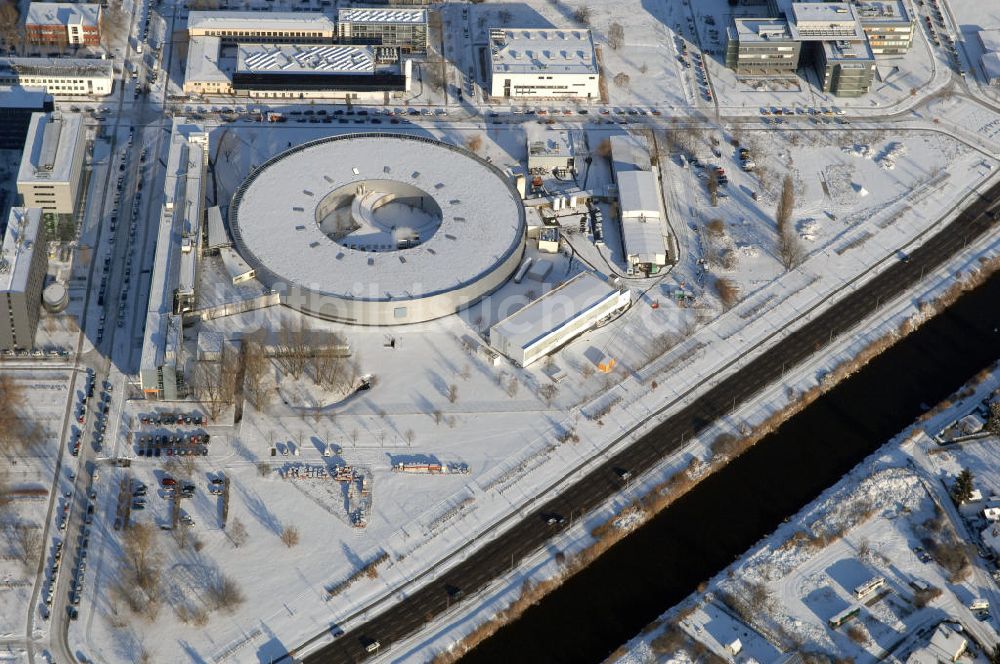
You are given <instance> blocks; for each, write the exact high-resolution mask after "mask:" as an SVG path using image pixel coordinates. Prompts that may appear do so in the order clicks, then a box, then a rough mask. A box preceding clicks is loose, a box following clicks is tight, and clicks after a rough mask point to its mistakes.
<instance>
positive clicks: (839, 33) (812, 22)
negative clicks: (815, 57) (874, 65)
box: [786, 2, 865, 41]
mask: <svg viewBox="0 0 1000 664" xmlns="http://www.w3.org/2000/svg"><path fill="white" fill-rule="evenodd" d="M786 16H788V19H789V22H788V27H789V29H790V30H791V32H792V36H793V37H794V38H796V39H799V40H801V41H820V40H822V41H825V40H829V39H849V40H853V41H858V40H863V39H864V38H865V33H864V30H863V29H862V28H861V23H860V22H859V21H858V15H857V14H856V13H855V11H854V7H853V5H851V4H849V3H846V2H794V3H792V5H791V8H790V9H789V10H787V12H786Z"/></svg>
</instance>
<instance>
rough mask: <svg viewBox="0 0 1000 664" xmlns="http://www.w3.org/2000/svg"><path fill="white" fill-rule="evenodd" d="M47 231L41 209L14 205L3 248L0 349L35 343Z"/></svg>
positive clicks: (45, 265)
mask: <svg viewBox="0 0 1000 664" xmlns="http://www.w3.org/2000/svg"><path fill="white" fill-rule="evenodd" d="M44 233H45V230H44V227H43V226H42V211H41V210H39V209H38V208H20V207H15V208H11V210H10V216H9V218H8V219H7V230H6V232H5V233H4V238H3V246H2V247H0V303H2V304H0V348H3V349H13V348H21V349H28V348H31V347H32V346H33V345H34V342H35V331H36V330H37V329H38V312H39V308H40V307H41V302H42V286H43V285H44V284H45V271H46V269H47V266H48V258H47V256H48V252H47V251H46V247H45V236H44ZM4 310H5V311H4ZM5 313H6V315H4V314H5Z"/></svg>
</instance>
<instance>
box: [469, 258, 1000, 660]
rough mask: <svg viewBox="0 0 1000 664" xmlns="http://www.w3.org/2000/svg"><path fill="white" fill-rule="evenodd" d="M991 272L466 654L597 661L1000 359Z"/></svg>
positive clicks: (999, 293) (999, 280)
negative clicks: (985, 280)
mask: <svg viewBox="0 0 1000 664" xmlns="http://www.w3.org/2000/svg"><path fill="white" fill-rule="evenodd" d="M998 304H1000V275H998V276H994V277H993V278H992V279H991V280H989V281H988V282H987V283H985V284H984V285H982V286H980V287H979V288H977V289H976V290H974V291H971V292H969V293H967V294H965V295H964V296H962V297H961V298H960V299H959V300H958V301H957V302H956V303H955V304H954V305H952V306H951V307H950V308H949V309H948V310H947V311H945V312H943V313H942V314H940V315H938V316H936V317H935V318H933V319H932V320H931V321H929V322H928V323H926V324H925V325H924V326H923V327H921V328H920V329H918V330H917V331H916V332H914V333H913V334H911V335H909V336H908V337H906V338H905V339H903V340H902V341H900V342H898V343H897V344H896V345H895V346H893V347H892V348H891V349H889V350H888V351H886V352H885V353H883V354H882V355H880V356H879V357H877V358H876V359H874V360H873V361H871V362H870V363H869V364H868V365H867V366H866V367H865V368H864V369H863V370H861V371H859V372H858V373H856V374H855V375H853V376H852V377H850V378H848V379H847V380H845V381H844V382H842V383H841V384H840V385H838V386H837V387H836V388H834V389H833V390H831V391H830V392H828V393H827V394H825V395H824V396H822V397H820V398H819V399H817V400H816V401H815V402H814V403H813V404H812V405H811V406H809V407H808V408H807V409H805V410H804V411H803V412H801V413H799V414H798V415H796V416H794V417H792V418H791V419H789V420H788V422H786V423H785V424H784V425H783V426H782V427H781V428H780V429H779V430H778V431H776V432H775V433H773V434H771V435H769V436H767V437H766V438H764V439H762V440H761V441H760V442H759V443H758V444H757V445H756V446H754V447H753V448H752V449H751V450H749V451H747V452H746V453H745V454H744V455H742V456H741V457H740V458H738V459H736V460H734V461H733V462H731V463H730V464H729V465H728V466H727V467H726V468H724V469H722V470H721V471H719V472H717V473H715V474H714V475H712V476H710V477H708V478H707V479H706V480H704V481H703V482H701V483H700V484H699V485H698V486H697V487H696V488H694V489H693V490H692V491H690V492H689V493H688V494H687V495H686V496H684V497H683V498H681V499H679V500H678V501H677V502H675V503H674V504H673V505H672V506H671V507H670V508H669V509H667V510H664V511H663V512H661V513H660V514H659V515H657V516H656V517H654V518H653V519H651V520H650V521H649V522H648V523H647V524H645V525H644V526H643V527H642V528H640V529H639V530H637V531H636V532H634V533H632V534H631V535H629V536H628V537H627V538H626V539H624V540H623V541H621V542H619V543H618V544H617V545H615V546H614V547H612V548H611V549H610V550H609V551H607V552H606V553H605V554H604V555H603V556H601V557H600V558H599V559H598V560H597V561H595V562H594V563H592V564H591V565H590V566H589V567H587V568H586V569H584V570H583V571H581V572H579V573H578V574H576V575H575V576H574V577H572V578H571V579H569V580H568V581H567V582H566V583H564V584H563V585H562V586H560V587H559V589H557V590H556V591H554V592H552V593H551V594H549V595H548V596H547V597H545V598H544V599H543V600H541V601H540V602H539V603H538V604H536V605H535V606H533V607H531V608H530V609H528V610H527V611H526V612H525V613H524V615H523V616H522V617H521V618H520V619H519V620H518V621H516V622H514V623H512V624H510V625H507V626H506V627H504V628H503V629H501V630H500V631H498V632H497V633H496V635H494V636H493V637H492V638H490V639H488V640H487V641H485V642H484V643H482V644H480V645H479V646H478V647H477V648H475V649H474V650H473V651H472V652H470V653H469V654H467V655H466V656H465V658H463V660H462V661H463V662H467V663H469V664H479V663H484V664H485V663H493V662H496V663H498V664H501V663H502V664H509V663H510V662H519V661H531V662H573V663H579V662H599V661H601V660H603V659H604V658H605V657H606V656H607V655H608V654H610V653H611V652H612V651H614V650H615V649H616V648H617V647H618V646H620V645H621V644H622V643H624V642H625V641H627V640H628V639H630V638H632V637H633V636H635V635H636V634H637V633H638V632H639V631H640V630H641V629H642V628H643V627H644V626H645V625H647V624H648V623H650V622H651V621H653V620H655V619H656V618H657V616H659V615H660V614H661V613H662V612H663V611H665V610H666V609H667V608H669V607H670V606H673V605H674V604H677V603H678V602H680V601H681V600H682V599H684V598H685V597H686V596H687V595H689V594H691V593H692V592H694V591H695V589H696V586H697V585H698V583H700V582H701V581H703V580H706V579H708V578H709V577H711V576H712V575H714V574H716V573H717V572H718V571H719V570H721V569H723V568H724V567H725V566H726V565H728V564H729V563H730V562H732V561H733V559H734V558H736V557H738V556H740V555H741V554H743V553H744V552H745V551H746V550H747V549H748V548H750V547H751V546H752V545H753V544H754V543H755V542H757V541H758V540H759V539H760V538H762V537H764V536H765V535H767V534H768V533H770V532H771V531H772V530H774V529H775V528H776V527H777V526H778V525H779V524H780V523H781V522H782V520H784V519H785V518H786V517H789V516H791V515H793V514H795V513H796V512H797V511H798V510H799V509H801V508H802V507H803V506H805V505H806V504H807V503H809V502H810V501H812V500H813V499H814V498H815V497H816V496H817V495H818V494H820V493H821V492H822V491H823V490H824V489H826V488H827V487H829V486H830V485H832V484H833V483H835V482H836V481H837V480H838V479H839V478H840V477H842V476H843V475H844V474H845V473H846V472H847V471H848V470H850V469H851V468H852V467H854V466H855V465H856V464H857V463H858V462H860V461H861V460H862V459H864V457H865V456H867V455H868V454H870V453H871V452H873V451H874V450H876V449H877V448H878V447H880V446H881V445H882V444H884V443H885V441H886V440H887V439H889V438H891V437H892V436H894V435H895V434H896V433H898V432H899V431H900V430H902V429H904V428H905V427H906V426H908V425H909V424H910V423H912V422H913V421H914V420H915V419H916V418H917V417H918V416H919V415H920V413H921V412H922V411H923V410H924V408H925V406H926V405H933V404H935V403H937V402H939V401H941V400H942V399H944V398H945V397H946V396H948V395H949V394H951V393H952V392H954V391H955V390H956V389H958V388H959V387H960V386H961V385H962V384H963V383H965V382H966V381H968V380H969V379H970V378H971V377H972V376H973V375H975V374H976V373H977V372H978V371H979V370H981V369H983V368H984V367H986V366H988V365H989V364H991V363H992V362H994V361H995V360H996V359H997V358H998V357H1000V331H998V330H1000V306H998Z"/></svg>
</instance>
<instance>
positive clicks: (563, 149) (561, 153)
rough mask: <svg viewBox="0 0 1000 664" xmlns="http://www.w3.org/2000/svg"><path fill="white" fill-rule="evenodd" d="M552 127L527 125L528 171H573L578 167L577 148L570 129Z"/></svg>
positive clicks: (539, 172) (537, 172)
mask: <svg viewBox="0 0 1000 664" xmlns="http://www.w3.org/2000/svg"><path fill="white" fill-rule="evenodd" d="M549 129H550V128H548V127H545V128H543V127H542V126H539V125H536V124H529V125H525V134H526V136H527V139H528V173H529V174H531V175H537V174H541V173H550V172H552V171H571V170H573V169H575V168H576V150H575V148H574V145H573V137H572V134H570V133H569V132H568V131H550V130H549Z"/></svg>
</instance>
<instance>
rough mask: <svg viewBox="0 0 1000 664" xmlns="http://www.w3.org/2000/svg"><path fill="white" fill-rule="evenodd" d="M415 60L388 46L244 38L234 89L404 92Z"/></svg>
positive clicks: (269, 93) (326, 94) (301, 95)
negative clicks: (401, 56) (262, 41)
mask: <svg viewBox="0 0 1000 664" xmlns="http://www.w3.org/2000/svg"><path fill="white" fill-rule="evenodd" d="M411 67H412V65H411V63H410V61H409V60H406V61H404V62H402V63H400V61H399V52H398V51H397V50H396V49H394V48H391V47H387V46H344V45H333V44H330V45H312V46H306V45H299V44H242V45H240V47H239V51H238V53H237V56H236V69H235V71H234V72H233V93H234V94H237V95H241V94H242V95H248V96H251V97H269V98H272V97H273V98H290V99H307V98H335V97H338V96H340V97H345V98H350V99H358V98H360V97H361V96H364V95H367V94H378V95H381V94H382V93H384V92H406V91H408V90H409V89H410V75H411Z"/></svg>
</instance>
